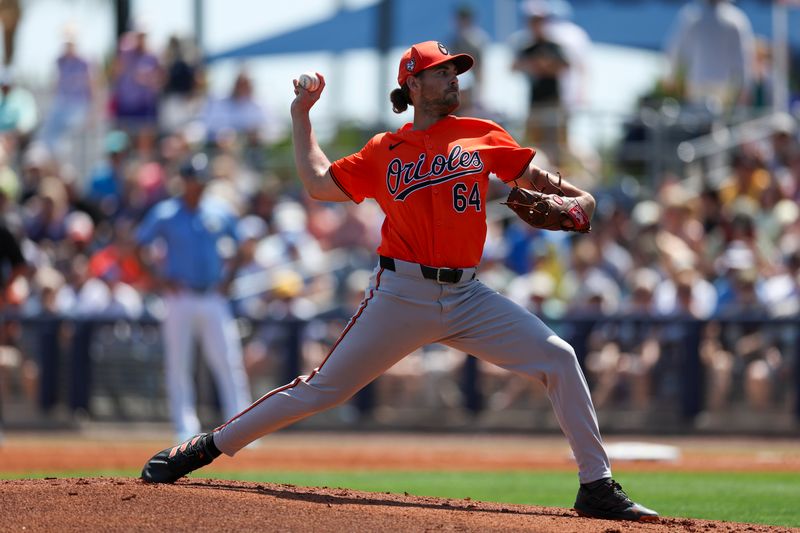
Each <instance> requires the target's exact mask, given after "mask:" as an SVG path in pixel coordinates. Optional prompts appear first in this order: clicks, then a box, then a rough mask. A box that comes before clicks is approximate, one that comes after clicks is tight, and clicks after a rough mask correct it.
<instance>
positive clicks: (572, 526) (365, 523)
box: [0, 478, 790, 533]
mask: <svg viewBox="0 0 800 533" xmlns="http://www.w3.org/2000/svg"><path fill="white" fill-rule="evenodd" d="M0 499H2V502H3V511H0V519H2V527H1V529H3V530H5V531H21V530H23V529H24V530H25V531H87V530H88V531H98V530H102V531H302V532H307V531H315V532H316V531H337V532H338V531H343V532H360V531H365V532H367V531H369V532H373V531H392V532H394V531H475V532H486V531H504V532H506V531H539V532H557V533H584V532H587V531H603V532H608V533H610V532H619V533H621V532H625V531H648V532H653V533H659V532H667V531H670V532H699V531H715V532H733V531H745V530H746V531H750V532H774V531H790V530H789V529H786V528H776V527H768V526H759V525H743V524H731V523H722V522H711V521H708V520H688V519H672V518H664V519H661V521H660V522H658V523H649V524H631V523H626V522H613V521H607V520H590V519H585V518H580V517H578V516H577V515H575V513H574V512H572V511H570V510H567V509H557V508H545V507H535V506H530V505H508V504H498V503H486V502H475V501H471V500H447V499H441V498H421V497H413V496H406V495H396V494H382V493H381V494H377V493H370V492H359V491H354V490H347V489H328V488H313V489H309V488H299V487H295V486H292V485H276V484H270V483H245V482H236V481H213V480H182V481H179V482H178V483H176V484H175V485H146V484H144V483H142V482H141V481H139V480H134V479H121V478H84V479H55V478H49V479H41V480H17V481H0ZM4 515H7V516H4Z"/></svg>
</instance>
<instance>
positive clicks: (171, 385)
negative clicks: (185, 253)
mask: <svg viewBox="0 0 800 533" xmlns="http://www.w3.org/2000/svg"><path fill="white" fill-rule="evenodd" d="M164 304H165V306H166V316H165V317H164V321H163V322H162V324H161V331H162V335H163V339H164V352H165V353H164V357H165V360H164V367H165V374H166V376H165V377H166V387H167V399H168V401H169V407H170V417H171V418H172V425H173V427H174V429H175V432H176V433H177V435H178V438H179V439H181V440H183V439H185V438H189V437H190V436H192V435H195V434H197V433H199V432H200V420H199V419H198V418H197V408H196V406H195V388H194V378H193V369H194V364H193V358H192V355H193V353H192V352H193V348H194V342H193V341H194V332H195V324H196V321H195V312H196V310H197V305H196V304H195V301H194V298H193V297H192V295H190V294H188V293H186V292H182V291H181V292H177V293H174V294H168V295H166V296H165V297H164Z"/></svg>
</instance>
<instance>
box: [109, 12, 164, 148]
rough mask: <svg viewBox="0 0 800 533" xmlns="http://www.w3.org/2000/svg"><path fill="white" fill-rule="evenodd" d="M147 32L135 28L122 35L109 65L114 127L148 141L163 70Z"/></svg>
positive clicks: (136, 140) (136, 139)
mask: <svg viewBox="0 0 800 533" xmlns="http://www.w3.org/2000/svg"><path fill="white" fill-rule="evenodd" d="M147 41H148V37H147V32H146V31H145V30H144V28H141V27H139V28H137V29H135V30H133V31H130V32H128V33H125V34H123V35H122V36H121V37H120V40H119V46H118V49H117V53H116V56H115V57H114V59H113V61H112V64H111V102H110V105H111V112H112V116H113V117H114V121H115V124H114V126H115V128H117V129H121V130H123V131H126V132H127V133H128V134H129V135H130V136H131V137H132V139H133V140H134V145H137V146H138V144H139V142H145V143H146V142H149V139H150V138H152V137H154V136H155V134H156V131H157V127H158V103H159V97H160V95H161V90H162V87H163V84H164V69H163V67H162V65H161V61H160V60H159V58H158V56H157V55H156V54H154V53H153V52H151V51H150V49H149V47H148V42H147Z"/></svg>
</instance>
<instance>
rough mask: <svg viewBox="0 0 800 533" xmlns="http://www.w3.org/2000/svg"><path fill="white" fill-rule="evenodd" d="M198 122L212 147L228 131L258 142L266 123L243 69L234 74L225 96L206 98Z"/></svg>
mask: <svg viewBox="0 0 800 533" xmlns="http://www.w3.org/2000/svg"><path fill="white" fill-rule="evenodd" d="M202 118H203V123H204V124H205V127H206V130H207V134H208V139H209V141H211V142H212V143H213V142H217V140H218V139H219V138H220V137H221V136H223V135H225V134H226V132H228V131H233V132H236V133H237V134H239V135H242V136H243V137H247V136H255V137H256V138H259V139H261V138H262V137H263V135H264V133H265V129H266V127H267V126H268V120H269V117H268V115H267V113H266V111H265V109H264V108H263V106H262V105H261V104H260V103H258V101H257V100H256V98H255V93H254V88H253V80H252V78H251V77H250V74H249V73H248V72H247V71H246V70H244V69H242V70H240V71H239V73H238V74H237V76H236V80H234V82H233V88H232V89H231V92H230V94H229V95H228V96H225V97H223V98H214V97H209V99H208V100H207V102H206V106H205V109H204V110H203V112H202Z"/></svg>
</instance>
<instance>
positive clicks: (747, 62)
mask: <svg viewBox="0 0 800 533" xmlns="http://www.w3.org/2000/svg"><path fill="white" fill-rule="evenodd" d="M673 26H674V27H673V29H672V31H671V34H670V37H669V40H668V43H667V46H666V49H667V54H668V56H669V62H670V71H669V75H668V79H669V80H670V82H671V83H672V84H673V85H674V86H678V87H680V86H683V88H684V90H683V92H684V95H685V98H686V101H687V102H689V103H691V104H695V105H701V106H705V107H708V109H709V110H711V111H716V112H721V111H723V110H730V109H731V107H732V106H734V105H737V104H746V103H748V102H749V98H750V94H749V91H750V89H751V88H752V84H753V65H754V46H755V41H754V34H753V28H752V26H751V24H750V20H749V19H748V18H747V15H746V14H745V13H744V11H742V10H741V9H740V8H739V7H737V6H735V5H733V4H732V3H731V2H730V1H728V0H693V1H691V2H689V3H687V4H686V5H684V6H683V7H682V8H681V10H680V11H679V12H678V15H677V17H676V20H675V22H674V24H673Z"/></svg>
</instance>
